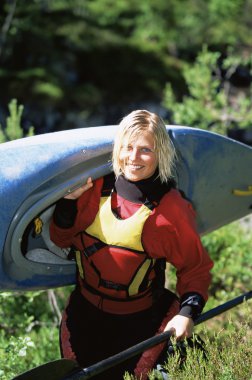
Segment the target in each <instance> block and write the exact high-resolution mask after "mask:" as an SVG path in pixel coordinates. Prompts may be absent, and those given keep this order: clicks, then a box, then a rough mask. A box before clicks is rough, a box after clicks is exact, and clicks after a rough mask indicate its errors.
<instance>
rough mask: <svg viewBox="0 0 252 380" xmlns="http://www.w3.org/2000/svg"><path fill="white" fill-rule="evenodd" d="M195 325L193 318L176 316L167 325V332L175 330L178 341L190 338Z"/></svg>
mask: <svg viewBox="0 0 252 380" xmlns="http://www.w3.org/2000/svg"><path fill="white" fill-rule="evenodd" d="M193 327H194V323H193V320H192V319H191V318H188V317H184V316H183V315H175V317H173V318H172V319H171V320H170V321H169V322H168V323H167V325H166V328H165V331H167V330H174V335H175V337H176V339H177V340H180V339H184V338H189V337H190V336H192V333H193Z"/></svg>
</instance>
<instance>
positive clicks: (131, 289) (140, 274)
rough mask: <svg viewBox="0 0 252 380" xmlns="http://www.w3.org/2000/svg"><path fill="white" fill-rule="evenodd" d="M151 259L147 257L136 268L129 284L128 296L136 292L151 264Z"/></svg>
mask: <svg viewBox="0 0 252 380" xmlns="http://www.w3.org/2000/svg"><path fill="white" fill-rule="evenodd" d="M152 263H153V260H152V259H147V260H145V261H144V262H143V264H142V265H141V267H140V268H138V271H137V273H136V275H135V277H134V279H133V281H132V283H131V284H130V286H129V296H134V295H136V294H138V291H139V286H140V285H141V283H142V281H143V279H144V277H145V275H146V273H147V271H148V269H149V268H150V266H152Z"/></svg>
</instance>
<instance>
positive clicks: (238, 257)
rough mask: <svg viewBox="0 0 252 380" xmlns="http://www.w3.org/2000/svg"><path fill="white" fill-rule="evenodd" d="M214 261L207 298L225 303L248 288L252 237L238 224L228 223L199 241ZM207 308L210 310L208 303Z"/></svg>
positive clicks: (251, 268)
mask: <svg viewBox="0 0 252 380" xmlns="http://www.w3.org/2000/svg"><path fill="white" fill-rule="evenodd" d="M202 242H203V244H204V246H205V247H206V249H207V251H208V252H209V255H210V256H211V258H212V260H213V261H214V268H213V269H212V284H211V288H210V298H212V301H211V304H212V303H213V300H214V302H215V304H216V303H218V302H224V301H226V300H228V299H231V298H232V297H235V296H237V295H240V294H241V293H242V292H245V291H248V290H250V288H251V282H252V262H251V246H252V235H251V234H250V233H248V231H246V229H244V227H242V226H241V224H240V222H234V223H231V224H229V225H227V226H225V227H222V228H220V229H218V230H216V231H214V232H212V233H210V234H208V235H206V236H204V237H203V238H202ZM208 307H210V302H209V305H208Z"/></svg>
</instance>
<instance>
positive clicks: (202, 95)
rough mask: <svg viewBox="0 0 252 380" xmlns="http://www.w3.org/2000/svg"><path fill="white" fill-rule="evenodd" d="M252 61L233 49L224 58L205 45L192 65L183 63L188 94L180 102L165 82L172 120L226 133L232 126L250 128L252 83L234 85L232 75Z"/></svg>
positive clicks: (164, 102) (166, 97)
mask: <svg viewBox="0 0 252 380" xmlns="http://www.w3.org/2000/svg"><path fill="white" fill-rule="evenodd" d="M251 63H252V55H248V56H239V55H236V54H234V53H233V52H230V54H229V55H228V56H227V57H225V58H222V57H221V54H220V53H218V52H211V51H209V50H208V49H207V47H204V48H203V49H202V51H201V52H200V53H199V55H198V56H197V58H196V60H195V63H194V64H193V65H188V64H187V65H184V69H183V75H184V79H185V82H186V85H187V94H186V95H184V96H183V97H182V100H181V101H178V100H177V99H176V94H175V91H174V90H173V89H172V86H171V84H170V83H168V84H167V85H166V88H165V92H164V101H163V104H164V106H165V107H166V108H167V109H168V110H170V111H171V113H172V115H171V122H172V123H174V124H179V125H187V126H191V127H198V128H202V129H211V130H213V131H215V132H219V133H223V134H226V133H227V131H228V129H230V128H233V127H240V128H248V127H250V126H251V120H252V109H251V101H252V86H251V83H249V85H248V86H247V87H245V88H238V87H236V86H234V85H232V78H233V77H234V75H235V73H236V72H237V70H238V69H239V68H246V67H247V68H248V69H249V68H251ZM248 74H249V71H248ZM250 75H251V73H250Z"/></svg>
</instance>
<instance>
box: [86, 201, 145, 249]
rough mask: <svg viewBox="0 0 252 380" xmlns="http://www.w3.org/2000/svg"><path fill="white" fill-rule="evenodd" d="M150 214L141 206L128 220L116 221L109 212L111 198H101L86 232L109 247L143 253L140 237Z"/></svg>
mask: <svg viewBox="0 0 252 380" xmlns="http://www.w3.org/2000/svg"><path fill="white" fill-rule="evenodd" d="M150 214H151V210H150V209H149V208H148V207H146V206H145V205H142V206H141V207H140V208H139V209H138V210H137V211H136V212H135V213H134V214H133V215H132V216H130V217H129V218H127V219H123V220H121V219H117V218H116V217H115V216H114V214H113V212H112V211H111V198H110V197H108V198H105V197H102V198H101V201H100V208H99V211H98V213H97V215H96V218H95V220H94V222H93V223H92V224H91V225H90V226H89V227H88V228H87V229H86V232H87V233H88V234H90V235H92V236H94V237H96V238H97V239H99V240H101V241H102V242H104V243H106V244H109V245H116V246H121V247H125V248H131V249H134V250H137V251H144V249H143V246H142V242H141V236H142V230H143V226H144V223H145V221H146V219H147V218H148V216H149V215H150Z"/></svg>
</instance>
